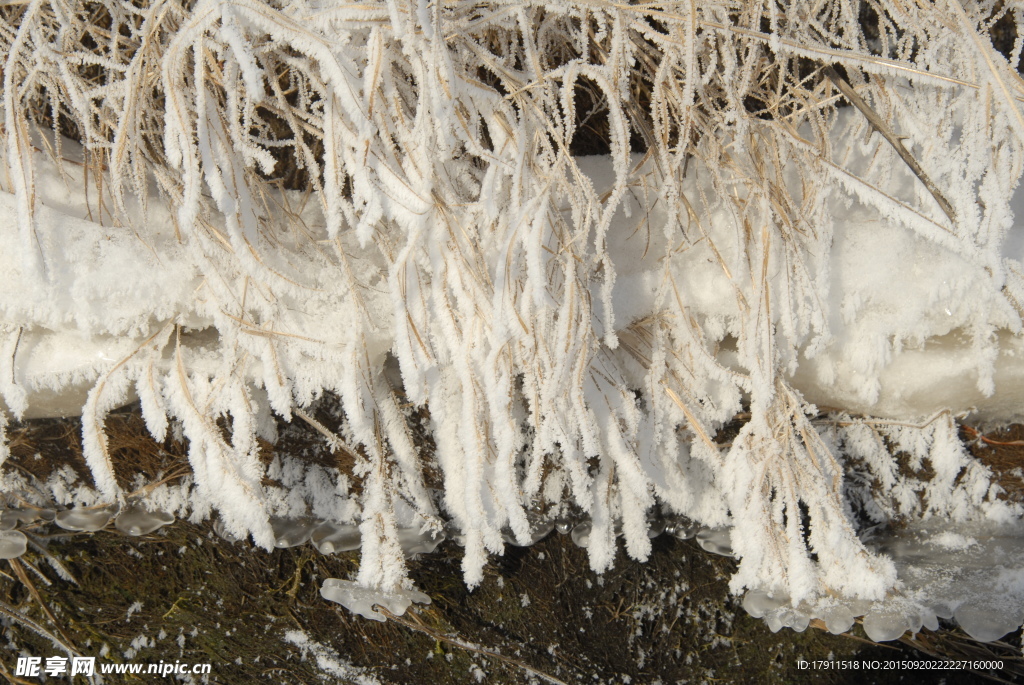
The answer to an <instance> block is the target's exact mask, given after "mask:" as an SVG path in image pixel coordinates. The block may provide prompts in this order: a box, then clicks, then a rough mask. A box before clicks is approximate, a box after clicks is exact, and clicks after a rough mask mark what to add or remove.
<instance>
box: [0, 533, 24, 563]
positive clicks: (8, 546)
mask: <svg viewBox="0 0 1024 685" xmlns="http://www.w3.org/2000/svg"><path fill="white" fill-rule="evenodd" d="M27 547H28V538H26V537H25V534H24V533H22V532H21V531H20V530H6V531H0V559H17V558H18V557H20V556H21V555H22V554H24V553H25V550H26V549H27Z"/></svg>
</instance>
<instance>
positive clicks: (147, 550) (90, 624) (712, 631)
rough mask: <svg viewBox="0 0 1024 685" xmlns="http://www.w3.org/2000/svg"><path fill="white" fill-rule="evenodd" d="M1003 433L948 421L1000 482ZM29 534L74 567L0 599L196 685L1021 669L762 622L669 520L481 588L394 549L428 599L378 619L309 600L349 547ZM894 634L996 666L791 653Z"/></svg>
mask: <svg viewBox="0 0 1024 685" xmlns="http://www.w3.org/2000/svg"><path fill="white" fill-rule="evenodd" d="M108 432H109V433H110V437H111V449H112V451H113V453H114V456H115V457H116V459H115V463H117V464H118V465H119V467H118V468H119V469H120V470H119V477H121V478H122V479H123V480H124V481H125V483H127V482H130V481H131V479H132V478H133V477H134V476H135V475H136V474H145V475H148V476H149V477H154V476H156V475H158V474H172V475H173V474H174V473H180V472H181V471H182V469H183V468H184V465H183V461H182V460H183V455H184V446H183V445H181V444H176V443H174V442H173V441H168V442H167V443H165V444H163V445H155V444H153V443H152V441H151V440H150V439H149V438H147V437H146V435H145V432H144V431H143V430H142V426H141V421H140V419H139V417H138V415H137V414H135V413H132V412H130V411H129V412H124V413H120V414H117V415H115V416H113V417H112V418H111V419H110V420H109V421H108ZM1020 433H1022V431H1021V430H1020V429H1019V428H1018V429H1016V430H1015V431H1011V432H1007V433H1002V434H987V435H985V436H984V437H985V439H986V440H981V439H980V437H979V435H978V434H971V433H970V430H969V429H968V430H967V431H966V432H965V438H967V439H970V440H973V441H974V443H975V451H976V453H977V454H978V455H979V456H980V457H982V458H987V459H988V460H990V461H992V462H993V463H1002V462H1000V460H1003V461H1005V462H1006V463H1005V464H1004V468H1003V471H1001V473H1002V472H1005V475H1004V479H1005V481H1006V486H1007V487H1008V488H1010V490H1011V495H1012V494H1013V492H1014V490H1013V488H1014V484H1015V483H1017V482H1019V481H1020V479H1019V478H1017V479H1016V481H1015V480H1014V476H1013V475H1012V474H1011V472H1012V471H1013V469H1014V468H1016V466H1015V465H1016V464H1020V463H1022V460H1021V459H1020V455H1019V454H1017V452H1019V451H1021V450H1022V449H1024V446H1021V445H1016V444H1012V443H1014V442H1016V441H1019V440H1020V438H1021V437H1024V435H1020ZM13 437H14V440H13V444H14V456H13V457H12V460H11V462H10V463H9V464H8V465H7V466H6V468H18V469H21V470H23V472H26V473H34V474H35V475H36V476H43V475H45V473H46V472H48V471H49V470H50V469H52V467H53V465H54V464H57V463H71V464H72V465H73V466H75V467H76V468H77V469H80V470H82V472H83V475H84V464H83V463H81V462H80V461H79V460H80V459H81V457H80V454H79V453H77V452H76V451H75V444H76V440H77V439H76V422H74V421H67V422H50V423H45V424H35V425H33V426H31V427H26V428H25V429H24V430H21V429H16V430H15V431H14V434H13ZM314 439H315V437H313V436H312V435H310V434H308V433H303V432H302V431H297V432H295V431H293V432H292V433H285V434H284V435H283V438H282V441H281V442H279V444H278V446H277V448H278V449H281V448H282V447H284V446H288V448H289V449H293V450H295V449H300V448H301V447H302V443H303V440H310V441H312V440H314ZM998 443H1011V444H998ZM1017 489H1018V490H1019V488H1017ZM35 532H36V534H37V536H38V540H39V542H40V543H42V545H44V546H45V548H46V549H47V550H48V552H49V553H50V554H52V555H53V557H54V558H55V559H57V560H59V561H60V562H61V563H62V564H63V565H64V567H65V568H66V570H67V571H68V572H70V574H71V576H73V578H74V581H71V580H67V579H62V578H61V577H60V574H59V573H58V572H57V571H56V570H55V569H54V568H53V566H52V565H51V564H49V563H48V561H47V560H46V558H45V557H44V555H43V554H42V553H40V552H39V551H38V550H37V551H30V552H29V553H27V554H26V555H25V556H24V557H22V559H21V560H19V561H17V562H2V563H4V564H9V565H10V566H9V567H8V568H2V569H0V571H2V572H3V575H2V576H0V602H3V603H4V604H6V605H7V606H8V607H12V608H14V609H15V610H17V611H18V612H21V614H22V615H24V616H26V617H28V618H30V619H33V620H35V621H37V622H38V623H39V625H41V626H43V627H45V628H46V629H47V630H50V631H52V632H54V633H55V634H57V635H59V636H60V637H61V638H62V639H63V640H64V641H65V642H67V643H71V644H73V645H74V646H75V647H77V648H78V650H79V651H80V652H81V653H83V654H86V655H101V654H103V653H104V652H106V656H105V657H104V658H105V659H106V660H107V661H119V662H135V663H139V662H143V663H157V662H159V661H161V660H163V661H174V660H181V661H182V662H186V663H199V662H207V663H210V664H212V673H211V677H210V682H216V683H255V682H267V683H316V682H359V678H360V677H365V678H370V677H372V678H375V679H376V680H377V681H378V682H380V683H439V684H444V683H453V684H454V683H475V682H478V681H479V682H487V683H528V682H544V679H543V676H548V677H550V678H552V679H555V680H554V682H558V681H561V682H564V683H657V682H662V683H665V684H668V683H676V682H721V683H766V682H767V683H772V682H778V683H812V682H814V683H822V682H823V683H871V682H877V683H890V682H939V680H940V678H944V679H945V680H944V682H946V683H972V682H979V679H980V678H983V676H998V677H999V678H1001V679H1003V680H1006V681H1011V682H1012V681H1014V674H1015V673H1017V674H1020V673H1024V665H1022V664H1021V659H1020V634H1019V633H1018V634H1017V635H1014V636H1010V638H1008V640H1007V642H1008V644H1007V645H978V644H977V643H974V642H972V641H971V640H969V639H967V638H965V637H963V636H962V634H960V633H959V632H958V631H956V630H955V629H951V628H950V627H947V628H946V629H945V630H942V631H940V632H939V633H937V634H933V633H927V632H926V633H924V634H922V635H920V636H918V638H917V640H916V641H912V640H910V639H909V638H908V639H907V640H906V641H905V642H906V644H899V643H895V644H894V645H885V646H880V645H875V644H873V643H870V642H869V641H867V640H866V639H864V635H863V632H862V631H861V630H860V628H859V626H858V627H855V629H854V631H853V632H854V634H853V635H849V636H832V635H829V634H828V633H826V632H824V631H823V630H819V629H815V628H814V627H812V628H810V629H808V630H807V631H806V632H804V633H794V632H792V631H789V630H783V631H782V632H780V633H778V634H773V633H771V632H770V631H769V630H768V628H767V627H766V626H765V625H764V624H763V623H762V622H761V621H759V620H755V619H752V618H750V617H749V616H748V615H747V614H746V613H745V612H744V611H743V610H742V608H740V606H739V603H738V601H737V600H736V599H735V598H733V597H730V596H729V594H728V578H729V576H730V575H731V573H732V571H733V569H734V563H735V562H733V561H732V560H731V559H728V558H725V557H719V556H714V555H710V554H707V553H705V552H703V551H702V550H700V549H699V548H698V547H697V546H696V545H695V544H694V543H693V542H692V541H681V540H676V539H675V538H672V537H670V536H667V535H662V536H661V537H659V538H657V539H656V540H655V544H654V551H653V553H652V555H651V558H650V560H649V561H648V562H647V563H639V562H636V561H633V560H630V559H628V558H627V557H626V556H625V554H624V553H623V552H621V551H620V554H619V559H618V560H617V562H616V565H615V567H614V569H613V570H612V571H610V572H608V573H605V574H604V575H603V576H600V577H599V576H597V575H595V574H594V573H593V572H592V571H590V569H589V567H588V562H587V557H586V553H585V552H584V550H582V549H580V548H578V547H576V546H575V545H574V544H573V543H572V542H571V541H570V539H569V538H568V537H567V536H560V535H558V534H557V533H555V534H552V535H551V536H550V537H548V538H547V539H545V540H544V541H542V542H540V543H539V544H537V545H535V546H533V547H530V548H516V547H510V548H509V549H507V550H506V553H505V555H504V556H503V557H500V558H494V559H492V561H491V563H490V564H489V565H488V567H487V568H486V575H485V580H484V582H483V584H482V585H481V586H480V587H479V588H477V589H475V590H474V591H472V592H471V591H469V590H468V589H467V588H466V586H465V585H464V583H463V581H462V574H461V571H460V563H461V549H460V548H459V547H458V546H457V545H456V544H454V543H452V542H446V543H444V544H442V545H441V546H440V547H439V548H438V549H437V550H436V551H435V552H434V553H432V554H430V555H425V556H423V557H420V558H418V559H414V560H411V561H410V562H409V565H410V572H411V573H410V574H411V577H412V578H413V579H414V580H415V581H416V583H417V585H418V587H419V588H420V589H422V590H423V591H424V592H426V593H427V594H428V595H429V596H430V597H431V599H432V604H431V605H430V606H428V607H421V608H420V609H419V610H418V611H416V612H415V613H409V614H406V616H405V617H404V618H403V619H402V622H396V621H389V622H387V623H384V624H378V623H374V622H371V621H368V620H365V619H362V618H360V617H358V616H353V615H352V614H349V613H348V612H347V611H346V610H345V609H343V608H341V607H340V606H338V605H335V604H332V603H330V602H327V601H326V600H324V599H322V598H321V597H320V595H319V586H320V584H321V583H322V582H323V580H324V579H325V578H329V577H334V578H350V577H352V575H353V573H354V571H355V569H356V568H357V565H358V553H355V552H353V553H347V554H340V555H333V556H324V555H321V554H319V553H318V552H317V551H316V550H315V549H314V548H312V547H311V546H308V545H305V546H302V547H298V548H294V549H287V550H276V551H274V552H266V551H263V550H260V549H257V548H254V547H253V546H252V545H250V544H249V543H247V542H237V543H234V544H231V543H228V542H226V541H224V540H222V539H221V538H219V537H217V536H216V535H214V534H213V532H212V529H211V527H210V526H209V525H208V524H206V525H201V526H197V525H193V524H190V523H187V522H182V521H179V522H176V523H175V524H173V525H171V526H168V527H166V528H164V529H162V530H160V531H158V532H157V533H155V534H152V535H148V536H145V537H142V538H128V537H125V536H123V535H121V534H120V533H118V532H116V531H113V530H111V529H108V530H105V531H101V532H99V533H95V534H74V535H70V534H66V533H65V532H63V531H58V530H57V529H54V528H42V529H38V530H37V531H35ZM57 533H61V534H60V535H57ZM40 602H42V603H43V604H45V605H46V607H47V608H48V610H49V612H50V614H51V616H50V617H48V616H47V615H45V614H44V613H43V611H42V610H41V608H40V607H41V604H40ZM289 631H301V632H302V633H304V634H305V635H306V636H308V638H309V639H310V640H312V641H314V642H316V643H319V644H320V645H322V646H323V647H324V648H326V649H328V650H332V651H333V653H334V654H331V653H330V652H322V653H321V656H322V655H323V654H327V655H328V661H331V660H333V661H337V662H338V663H347V664H351V665H352V666H353V667H354V668H353V669H350V670H349V672H348V676H337V675H335V676H332V675H329V674H328V673H325V671H324V664H323V663H321V664H319V665H318V663H317V659H316V658H315V657H316V655H315V653H314V652H313V651H310V650H309V649H306V650H303V649H302V648H300V647H299V646H297V645H296V644H293V642H294V641H292V642H289V641H288V640H286V639H285V635H286V633H288V632H289ZM911 642H913V643H914V644H915V645H916V647H917V648H918V649H920V650H925V652H929V653H931V654H940V655H945V656H951V657H957V658H971V659H976V658H981V659H984V658H988V657H990V656H992V655H996V656H998V657H1000V658H1003V659H1004V664H1005V666H1006V668H1004V670H1003V671H1000V672H998V673H994V672H993V673H985V674H981V673H977V672H973V673H972V672H969V671H946V672H927V673H925V672H922V671H881V670H875V671H861V670H857V671H811V670H801V669H800V668H798V666H797V662H798V661H799V660H800V659H804V660H807V661H813V660H815V659H817V660H823V659H824V660H828V659H832V660H841V659H854V658H855V659H878V660H893V659H895V660H901V661H905V660H908V659H921V658H928V657H927V656H925V654H924V652H922V651H918V650H915V649H913V648H911V647H910V646H908V645H909V644H910V643H911ZM0 643H2V644H3V645H4V649H3V650H2V651H0V654H2V656H0V665H2V667H3V669H6V670H7V672H6V673H3V672H2V671H0V677H6V678H7V679H8V680H10V681H11V682H19V683H21V682H39V681H38V680H24V679H18V678H17V677H16V676H14V675H13V673H14V669H13V667H14V661H15V655H16V653H19V652H20V653H22V654H31V655H36V656H44V657H45V656H51V655H54V654H59V652H58V651H56V650H55V649H54V648H53V647H52V646H51V645H50V643H49V641H48V640H46V639H45V638H43V637H40V636H39V635H37V634H35V633H34V632H32V631H31V630H29V629H28V628H27V627H26V626H25V624H24V623H23V622H19V621H14V622H12V621H10V620H9V619H5V621H4V623H3V631H2V635H0ZM496 653H499V654H500V655H501V656H496ZM328 666H330V664H328ZM359 668H362V669H365V670H362V671H360V670H357V669H359ZM541 674H543V675H541ZM117 678H120V680H118V679H117ZM143 680H144V679H143ZM122 681H123V682H140V680H138V679H135V680H132V679H129V678H128V677H126V676H119V677H115V678H114V679H111V680H109V681H108V682H122ZM1022 681H1024V680H1022ZM369 682H372V681H369Z"/></svg>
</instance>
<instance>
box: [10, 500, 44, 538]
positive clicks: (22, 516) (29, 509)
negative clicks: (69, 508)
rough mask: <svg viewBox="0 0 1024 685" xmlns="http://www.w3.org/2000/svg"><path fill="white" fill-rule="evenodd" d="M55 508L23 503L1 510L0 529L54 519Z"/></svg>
mask: <svg viewBox="0 0 1024 685" xmlns="http://www.w3.org/2000/svg"><path fill="white" fill-rule="evenodd" d="M53 517H54V511H53V509H47V508H43V507H34V506H32V505H28V504H23V505H21V506H17V507H11V508H8V509H3V510H2V511H0V531H5V530H13V529H14V528H16V527H18V526H28V525H31V524H33V523H35V522H36V521H52V520H53Z"/></svg>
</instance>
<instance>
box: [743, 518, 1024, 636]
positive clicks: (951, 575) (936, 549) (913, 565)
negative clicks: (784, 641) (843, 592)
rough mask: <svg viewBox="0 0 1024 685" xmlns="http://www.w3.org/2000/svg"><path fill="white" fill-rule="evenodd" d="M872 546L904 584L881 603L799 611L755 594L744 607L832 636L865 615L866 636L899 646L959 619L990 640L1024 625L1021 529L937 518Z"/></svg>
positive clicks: (838, 601)
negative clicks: (821, 625) (813, 623)
mask: <svg viewBox="0 0 1024 685" xmlns="http://www.w3.org/2000/svg"><path fill="white" fill-rule="evenodd" d="M870 544H871V546H872V547H873V548H875V549H877V550H879V551H881V552H883V553H885V554H886V555H887V556H889V557H890V558H891V559H893V561H894V562H895V564H896V568H897V573H898V579H899V580H898V583H897V584H896V587H895V589H894V590H893V591H891V592H890V594H889V595H888V596H887V597H885V598H884V599H881V600H879V601H876V602H870V601H864V600H862V599H856V598H843V597H833V598H827V599H824V598H823V599H821V600H819V601H818V602H817V603H816V604H810V603H806V602H805V603H799V604H798V605H797V606H793V603H792V602H791V600H790V598H789V597H787V596H785V595H779V594H775V595H772V594H770V593H769V592H767V591H764V590H751V591H749V592H747V593H746V595H744V598H743V608H744V609H746V611H747V613H749V614H750V615H751V616H753V617H755V618H763V619H764V620H765V621H766V622H767V623H768V625H769V627H771V628H772V630H779V629H781V628H782V627H784V626H787V627H792V628H794V629H801V626H803V627H806V625H807V623H808V622H809V621H810V619H812V618H818V619H821V620H822V621H824V622H825V625H826V627H827V629H828V630H829V631H830V632H832V633H842V632H846V631H847V630H849V629H850V628H851V627H852V625H853V622H854V620H855V618H856V617H861V618H862V622H863V626H864V632H865V633H867V635H868V637H870V638H871V639H872V640H876V641H879V642H884V641H889V640H896V639H898V638H900V637H902V636H903V635H904V634H906V633H907V632H908V631H909V632H911V633H915V632H918V631H920V630H921V629H922V627H924V628H928V629H929V630H936V629H938V628H939V619H955V620H956V622H957V623H958V624H959V625H960V627H961V628H963V630H964V631H965V632H966V633H967V634H968V635H970V636H971V637H973V638H974V639H976V640H979V641H981V642H991V641H993V640H998V639H1000V638H1002V637H1003V636H1005V635H1006V634H1007V633H1010V632H1013V631H1014V630H1016V629H1017V628H1019V627H1020V626H1021V624H1022V623H1024V577H1022V575H1021V573H1020V569H1021V568H1022V567H1024V531H1022V529H1021V527H1020V526H1019V525H1017V524H1015V523H1010V524H1007V523H997V522H993V521H975V522H970V523H958V524H953V523H950V522H948V521H947V522H940V521H937V520H931V521H927V522H923V523H915V524H911V525H909V526H907V527H905V528H901V529H898V530H895V531H893V532H887V533H880V534H878V535H877V537H874V538H873V539H872V541H871V543H870Z"/></svg>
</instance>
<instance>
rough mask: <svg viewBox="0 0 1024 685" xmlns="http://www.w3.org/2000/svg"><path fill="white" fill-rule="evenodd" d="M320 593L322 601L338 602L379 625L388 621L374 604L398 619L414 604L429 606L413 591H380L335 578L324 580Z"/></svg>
mask: <svg viewBox="0 0 1024 685" xmlns="http://www.w3.org/2000/svg"><path fill="white" fill-rule="evenodd" d="M320 594H321V595H322V596H323V597H324V599H329V600H330V601H332V602H337V603H338V604H341V605H342V606H343V607H345V608H346V609H348V610H349V611H351V612H352V613H354V614H359V615H360V616H362V617H364V618H368V619H371V620H373V621H381V622H384V621H386V620H387V618H386V617H385V616H384V614H382V613H380V612H379V611H376V610H375V609H374V606H375V605H379V606H382V607H384V608H385V609H387V610H388V611H390V612H391V613H392V614H394V615H395V616H401V615H402V614H404V613H405V611H406V609H408V608H409V607H410V606H412V604H413V603H416V604H430V597H428V596H427V595H425V594H423V593H422V592H420V591H419V590H415V589H412V588H401V589H397V590H392V591H390V592H383V591H380V590H373V589H371V588H366V587H363V586H361V585H359V584H358V583H353V582H352V581H349V580H340V579H338V578H328V579H327V580H325V581H324V584H323V585H322V586H321V588H320Z"/></svg>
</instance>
